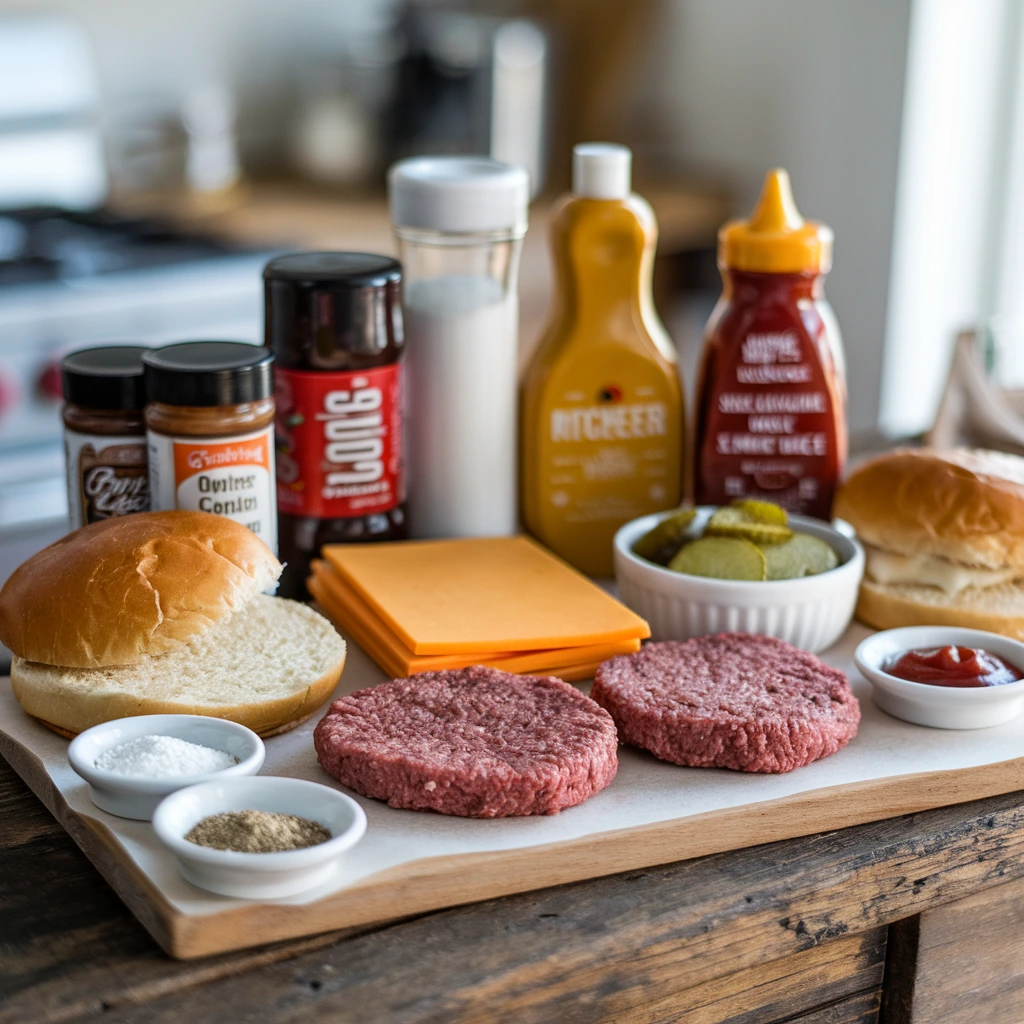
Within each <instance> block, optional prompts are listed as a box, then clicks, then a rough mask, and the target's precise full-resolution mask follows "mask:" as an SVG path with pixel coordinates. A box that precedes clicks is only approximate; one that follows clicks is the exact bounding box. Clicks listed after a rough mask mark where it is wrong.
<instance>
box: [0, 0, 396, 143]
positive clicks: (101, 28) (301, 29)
mask: <svg viewBox="0 0 1024 1024" xmlns="http://www.w3.org/2000/svg"><path fill="white" fill-rule="evenodd" d="M388 3H389V0H0V15H5V14H13V15H17V14H21V13H30V14H41V13H56V14H66V15H69V16H71V17H73V18H75V19H76V20H77V21H78V22H79V24H81V25H82V27H83V28H84V29H85V31H86V33H87V35H88V36H89V39H90V42H91V43H92V46H93V49H94V52H95V54H96V59H97V65H98V71H99V77H100V88H101V92H102V96H103V101H104V103H105V105H106V106H107V108H108V110H109V113H110V116H111V117H112V118H114V119H116V118H117V117H118V116H120V115H121V114H123V113H124V112H126V110H127V108H129V107H131V106H133V105H140V106H146V107H150V108H152V109H154V110H161V109H163V110H178V109H180V105H181V103H182V101H183V100H184V99H185V97H186V95H187V94H188V92H189V90H191V89H196V88H201V87H203V86H207V85H226V86H228V87H229V88H230V89H231V90H232V92H233V93H234V95H235V96H236V97H238V98H239V99H240V107H241V111H240V116H241V124H240V128H241V132H242V135H243V139H244V142H245V144H246V147H247V149H248V150H249V153H250V155H251V154H253V153H255V155H256V157H257V159H259V158H263V157H267V156H268V155H269V156H272V155H273V154H268V153H267V152H266V147H267V146H269V145H272V144H273V143H274V140H276V139H277V138H279V137H280V135H281V131H280V128H281V124H282V121H283V119H284V118H285V117H286V116H287V111H288V109H289V103H290V101H291V94H290V89H291V86H292V84H293V79H294V74H295V61H296V57H297V55H300V54H302V53H303V52H308V48H309V44H315V43H316V39H317V34H318V33H320V34H322V33H324V32H325V31H327V30H329V28H330V26H331V25H332V24H337V22H338V21H344V20H345V19H350V18H352V17H358V16H360V14H361V13H362V12H364V11H365V10H366V9H367V8H373V7H375V6H378V7H381V8H384V7H386V6H387V5H388Z"/></svg>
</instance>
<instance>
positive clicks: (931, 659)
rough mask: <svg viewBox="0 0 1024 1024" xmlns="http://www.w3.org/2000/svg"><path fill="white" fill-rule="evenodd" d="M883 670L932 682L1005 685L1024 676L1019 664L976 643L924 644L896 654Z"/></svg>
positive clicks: (941, 684)
mask: <svg viewBox="0 0 1024 1024" xmlns="http://www.w3.org/2000/svg"><path fill="white" fill-rule="evenodd" d="M884 670H885V671H886V672H888V673H889V675H891V676H896V677H897V678H898V679H907V680H909V681H910V682H912V683H928V684H929V685H930V686H958V687H968V686H970V687H977V686H1003V685H1004V684H1006V683H1015V682H1017V680H1018V679H1024V672H1022V671H1021V670H1020V669H1019V668H1017V666H1016V665H1010V664H1008V663H1007V662H1005V661H1003V659H1002V658H998V657H996V655H994V654H989V652H988V651H982V650H977V649H975V648H973V647H957V646H954V645H952V644H950V645H949V646H946V647H925V648H920V649H918V650H916V651H907V652H906V654H901V655H899V656H898V657H895V658H893V659H892V660H891V661H890V662H889V663H888V664H887V665H885V666H884Z"/></svg>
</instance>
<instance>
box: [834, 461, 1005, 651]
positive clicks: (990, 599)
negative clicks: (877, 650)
mask: <svg viewBox="0 0 1024 1024" xmlns="http://www.w3.org/2000/svg"><path fill="white" fill-rule="evenodd" d="M833 511H834V512H835V515H836V516H837V517H838V518H840V519H845V520H846V521H847V522H849V523H850V524H851V525H852V526H853V527H854V529H855V530H856V531H857V534H858V536H859V537H860V539H861V541H863V542H864V545H865V549H866V552H867V569H866V574H865V578H864V581H863V582H862V584H861V589H860V596H859V599H858V602H857V612H856V614H857V618H858V619H860V620H861V621H862V622H865V623H867V624H868V625H870V626H874V627H876V628H878V629H890V628H893V627H897V626H913V625H950V626H965V627H971V628H975V629H987V630H991V631H992V632H996V633H1003V634H1006V635H1008V636H1016V637H1021V638H1024V459H1022V458H1020V457H1018V456H1015V455H1009V454H1006V453H1003V452H992V451H984V450H980V449H965V448H959V449H953V450H950V451H937V450H934V449H928V448H923V449H902V450H897V451H894V452H890V453H889V454H887V455H881V456H878V457H877V458H874V459H871V460H869V461H868V462H865V463H864V464H863V465H861V466H859V467H857V468H856V469H855V470H854V471H853V472H852V473H851V474H850V476H849V477H848V478H847V479H846V480H845V481H844V482H843V484H842V485H841V486H840V488H839V491H838V493H837V495H836V501H835V506H834V509H833Z"/></svg>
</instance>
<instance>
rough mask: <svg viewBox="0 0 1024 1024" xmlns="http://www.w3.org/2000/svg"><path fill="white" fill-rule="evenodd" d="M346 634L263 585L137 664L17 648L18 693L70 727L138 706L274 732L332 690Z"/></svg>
mask: <svg viewBox="0 0 1024 1024" xmlns="http://www.w3.org/2000/svg"><path fill="white" fill-rule="evenodd" d="M344 667H345V641H344V640H342V638H341V637H340V636H339V635H338V633H337V632H336V631H335V629H334V627H333V626H332V625H331V624H330V623H329V622H328V621H327V620H326V619H325V618H324V617H323V616H322V615H319V614H317V612H315V611H313V609H312V608H309V607H307V606H306V605H304V604H300V603H299V602H297V601H289V600H286V599H285V598H283V597H268V596H267V595H266V594H257V595H256V596H254V597H253V598H252V599H251V600H250V601H248V602H247V604H246V605H245V607H244V608H242V609H241V610H240V611H238V612H236V613H235V614H234V615H232V616H230V617H229V618H228V619H227V620H225V621H224V622H221V623H219V624H218V625H216V626H214V627H213V628H212V629H209V630H207V631H206V632H204V633H203V634H202V635H200V636H196V637H193V638H192V639H191V640H190V641H189V642H188V643H186V644H184V645H182V646H180V647H178V648H177V649H176V650H173V651H171V652H169V653H167V654H160V655H156V656H154V657H147V658H144V659H143V660H142V661H141V662H139V663H138V664H136V665H124V666H119V667H112V668H62V667H57V666H54V665H42V664H38V663H36V662H30V661H25V660H24V659H22V658H18V657H16V658H15V659H14V663H13V665H12V666H11V685H12V687H13V690H14V696H15V697H16V698H17V700H18V703H19V704H21V706H22V707H23V708H24V709H25V710H26V711H27V712H28V713H29V714H30V715H33V716H34V717H36V718H38V719H39V720H40V721H42V722H43V724H44V725H47V726H49V727H50V728H51V729H53V730H54V731H55V732H58V733H60V734H61V735H62V736H74V735H75V734H77V733H79V732H82V731H83V730H85V729H88V728H91V727H92V726H94V725H98V724H99V723H100V722H109V721H112V720H113V719H117V718H127V717H130V716H133V715H162V714H185V715H212V716H214V717H216V718H227V719H230V720H231V721H232V722H239V723H240V724H242V725H246V726H248V727H249V728H250V729H252V730H254V731H255V732H257V733H259V734H260V735H261V736H273V735H274V734H276V733H280V732H285V731H286V730H288V729H291V728H294V727H295V726H296V725H298V724H299V723H300V722H303V721H305V719H307V718H309V717H310V715H312V714H313V712H314V711H316V709H317V708H318V707H319V706H320V705H321V704H323V702H324V701H325V700H327V698H328V697H329V696H330V695H331V693H332V691H333V690H334V688H335V686H336V685H337V683H338V679H339V678H340V677H341V672H342V669H343V668H344Z"/></svg>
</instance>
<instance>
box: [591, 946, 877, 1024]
mask: <svg viewBox="0 0 1024 1024" xmlns="http://www.w3.org/2000/svg"><path fill="white" fill-rule="evenodd" d="M885 940H886V929H884V928H876V929H874V930H872V931H869V932H864V933H863V934H861V935H857V936H852V937H850V938H846V939H837V940H835V941H834V942H828V943H824V944H823V945H820V946H815V947H813V948H812V949H809V950H806V951H805V952H803V953H796V954H794V955H793V956H787V957H782V958H781V959H779V960H773V961H771V962H770V963H767V964H762V965H759V966H757V967H752V968H749V969H748V970H745V971H739V972H738V973H736V974H730V975H727V976H726V977H724V978H716V979H715V980H714V981H710V982H706V983H705V984H703V985H697V986H695V987H694V988H691V989H687V990H685V991H683V992H679V993H677V994H674V995H672V996H669V997H668V998H666V999H661V1000H659V1001H658V1002H656V1003H647V1004H645V1005H643V1006H639V1007H636V1008H635V1009H633V1010H629V1011H627V1012H625V1013H622V1014H618V1015H616V1016H615V1017H614V1018H610V1019H609V1024H759V1022H763V1021H782V1020H787V1021H788V1020H791V1019H794V1018H796V1019H800V1020H803V1019H804V1017H803V1016H802V1015H804V1014H806V1013H809V1012H811V1011H814V1010H826V1009H827V1010H832V1009H833V1008H834V1006H835V1005H837V1004H846V1003H848V1002H849V1000H851V999H854V998H855V997H857V998H859V997H863V996H867V997H869V1003H873V1005H874V1007H875V1009H876V1011H877V1007H878V999H879V996H880V993H881V990H882V968H883V964H884V960H885ZM844 1012H845V1011H844ZM826 1019H827V1018H826ZM854 1019H855V1018H854Z"/></svg>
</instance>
